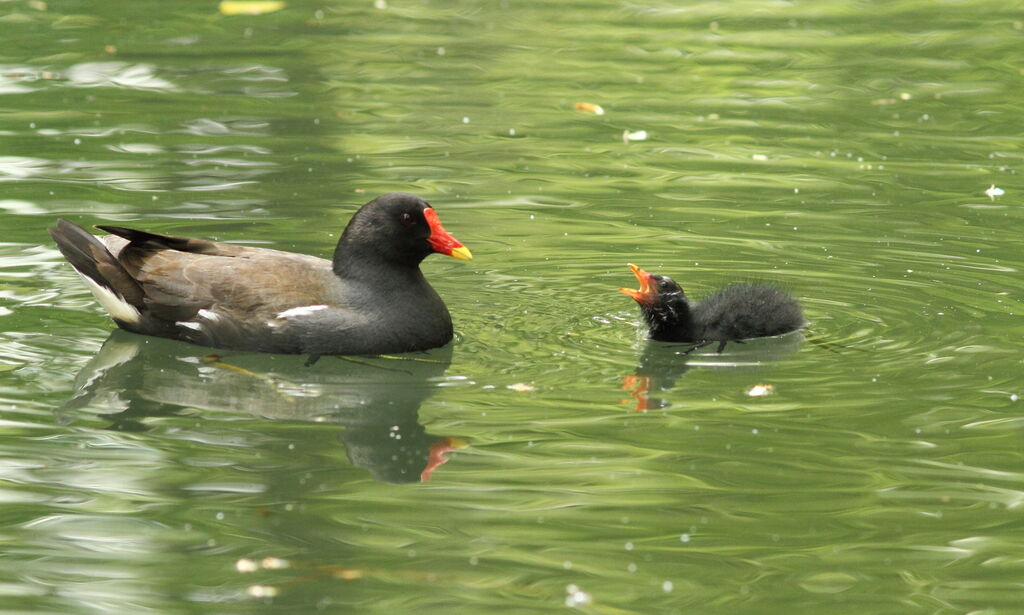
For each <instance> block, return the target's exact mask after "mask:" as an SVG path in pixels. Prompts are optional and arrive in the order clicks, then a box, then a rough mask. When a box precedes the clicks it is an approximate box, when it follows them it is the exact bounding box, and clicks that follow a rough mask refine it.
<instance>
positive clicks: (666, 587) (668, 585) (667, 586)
mask: <svg viewBox="0 0 1024 615" xmlns="http://www.w3.org/2000/svg"><path fill="white" fill-rule="evenodd" d="M661 591H663V592H665V593H666V594H670V593H672V581H665V582H664V583H662V584H661Z"/></svg>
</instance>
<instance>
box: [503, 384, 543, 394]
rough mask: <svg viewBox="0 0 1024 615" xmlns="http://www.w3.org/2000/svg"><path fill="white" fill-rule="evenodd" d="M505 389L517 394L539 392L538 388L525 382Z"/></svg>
mask: <svg viewBox="0 0 1024 615" xmlns="http://www.w3.org/2000/svg"><path fill="white" fill-rule="evenodd" d="M505 388H507V389H508V390H510V391H515V392H516V393H533V392H534V391H536V390H537V387H535V386H533V385H532V384H526V383H525V382H517V383H515V384H510V385H508V386H507V387H505Z"/></svg>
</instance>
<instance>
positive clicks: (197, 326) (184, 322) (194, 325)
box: [174, 320, 203, 331]
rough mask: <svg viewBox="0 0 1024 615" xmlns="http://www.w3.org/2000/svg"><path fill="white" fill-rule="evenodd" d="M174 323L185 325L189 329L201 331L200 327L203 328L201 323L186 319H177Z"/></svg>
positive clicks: (180, 325)
mask: <svg viewBox="0 0 1024 615" xmlns="http://www.w3.org/2000/svg"><path fill="white" fill-rule="evenodd" d="M174 324H176V325H178V326H179V327H187V328H189V329H195V330H196V331H201V330H202V328H203V325H202V323H198V322H190V321H187V320H179V321H178V322H176V323H174Z"/></svg>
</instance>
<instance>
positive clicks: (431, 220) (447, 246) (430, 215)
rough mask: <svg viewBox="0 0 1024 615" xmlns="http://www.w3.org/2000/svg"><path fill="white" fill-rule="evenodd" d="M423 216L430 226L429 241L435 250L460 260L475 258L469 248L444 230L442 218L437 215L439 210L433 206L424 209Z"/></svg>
mask: <svg viewBox="0 0 1024 615" xmlns="http://www.w3.org/2000/svg"><path fill="white" fill-rule="evenodd" d="M423 217H424V218H426V219H427V225H428V226H429V227H430V237H428V238H427V241H428V242H430V247H432V248H434V251H435V252H438V253H440V254H444V255H445V256H450V257H452V258H457V259H459V260H460V261H468V260H473V253H472V252H470V251H469V248H467V247H466V246H464V245H462V242H461V241H459V240H458V239H456V238H454V237H452V236H451V235H449V234H448V231H446V230H444V227H443V226H441V219H440V218H438V217H437V212H436V211H434V208H433V207H427V208H426V209H424V210H423Z"/></svg>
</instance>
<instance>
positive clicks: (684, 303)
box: [619, 263, 805, 352]
mask: <svg viewBox="0 0 1024 615" xmlns="http://www.w3.org/2000/svg"><path fill="white" fill-rule="evenodd" d="M629 268H630V269H631V270H632V271H633V275H635V276H636V279H637V280H639V281H640V289H639V290H631V289H628V288H620V289H619V291H620V292H623V293H625V294H627V295H629V296H630V297H632V298H633V299H634V300H635V301H636V302H637V303H639V304H640V311H641V312H642V313H643V316H644V320H645V321H646V322H647V326H648V328H649V329H650V337H651V339H652V340H657V341H662V342H688V343H691V344H695V346H694V347H693V348H691V349H690V350H688V351H687V352H691V351H693V350H696V349H697V348H701V347H703V346H707V345H708V344H711V343H712V342H718V350H717V351H718V352H722V350H723V349H724V348H725V345H726V344H727V343H728V342H740V341H741V340H745V339H749V338H752V337H768V336H771V335H781V334H783V333H789V332H790V331H796V330H797V329H799V328H801V327H803V326H804V324H805V321H804V316H803V313H802V312H801V310H800V305H799V304H798V303H797V302H796V300H795V299H793V298H792V297H790V296H789V295H788V294H786V293H785V292H783V291H781V290H779V289H777V288H772V287H771V286H761V285H758V284H733V285H731V286H727V287H726V288H723V289H722V290H720V291H717V292H715V293H714V294H712V295H711V296H709V297H708V298H707V299H705V300H704V301H702V302H700V303H698V304H696V305H690V302H689V300H687V298H686V294H685V293H684V292H683V289H682V287H680V286H679V284H678V283H676V282H675V280H673V279H672V278H670V277H668V276H663V275H655V274H653V273H647V272H646V271H644V270H643V269H641V268H639V267H637V266H636V265H634V264H632V263H630V265H629Z"/></svg>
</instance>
